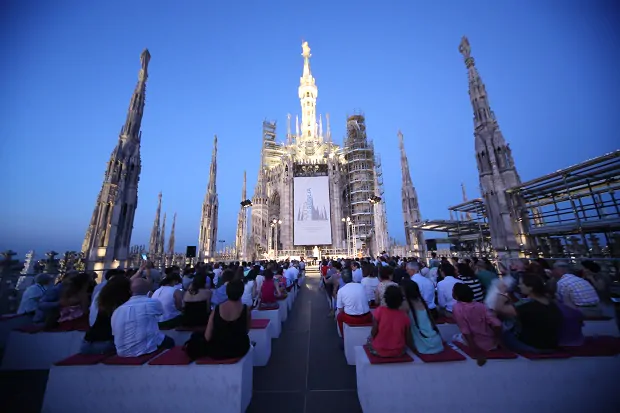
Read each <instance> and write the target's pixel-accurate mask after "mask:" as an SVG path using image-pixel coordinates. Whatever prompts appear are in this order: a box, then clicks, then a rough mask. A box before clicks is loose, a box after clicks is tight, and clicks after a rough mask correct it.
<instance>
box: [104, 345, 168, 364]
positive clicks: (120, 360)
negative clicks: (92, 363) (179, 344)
mask: <svg viewBox="0 0 620 413" xmlns="http://www.w3.org/2000/svg"><path fill="white" fill-rule="evenodd" d="M162 351H164V349H159V348H158V349H157V350H155V351H154V352H152V353H149V354H143V355H141V356H138V357H121V356H118V355H116V356H112V357H110V358H108V359H105V360H104V361H103V364H107V365H110V366H141V365H143V364H144V363H146V362H147V361H149V360H151V359H152V358H154V357H155V356H157V355H158V354H160V353H161V352H162Z"/></svg>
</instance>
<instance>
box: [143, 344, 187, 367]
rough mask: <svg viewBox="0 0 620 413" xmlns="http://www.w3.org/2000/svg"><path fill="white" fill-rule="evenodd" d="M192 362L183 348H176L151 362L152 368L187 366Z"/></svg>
mask: <svg viewBox="0 0 620 413" xmlns="http://www.w3.org/2000/svg"><path fill="white" fill-rule="evenodd" d="M191 362H192V360H191V359H190V358H189V357H188V356H187V353H186V352H185V350H183V346H176V347H173V348H171V349H170V350H168V351H166V352H165V353H164V354H162V355H161V356H159V357H156V358H155V359H153V360H151V361H149V365H150V366H187V365H188V364H190V363H191Z"/></svg>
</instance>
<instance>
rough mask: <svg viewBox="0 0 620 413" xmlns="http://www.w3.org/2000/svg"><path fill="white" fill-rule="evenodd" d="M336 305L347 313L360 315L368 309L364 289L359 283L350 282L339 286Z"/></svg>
mask: <svg viewBox="0 0 620 413" xmlns="http://www.w3.org/2000/svg"><path fill="white" fill-rule="evenodd" d="M336 306H337V307H338V308H343V309H344V312H345V313H347V314H349V315H361V314H366V313H367V312H369V311H370V308H369V307H368V298H367V296H366V290H365V288H364V286H363V285H362V284H360V283H354V282H350V283H347V284H345V285H344V286H343V287H340V289H339V290H338V298H337V303H336Z"/></svg>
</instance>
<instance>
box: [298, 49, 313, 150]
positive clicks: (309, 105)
mask: <svg viewBox="0 0 620 413" xmlns="http://www.w3.org/2000/svg"><path fill="white" fill-rule="evenodd" d="M301 49H302V54H301V55H302V56H303V58H304V71H303V74H302V76H301V78H300V79H299V100H300V103H301V140H310V141H314V140H317V136H316V135H317V129H318V128H317V121H316V99H317V97H318V88H317V87H316V83H315V81H314V77H312V73H311V72H310V56H312V55H311V54H310V46H308V42H303V43H302V45H301Z"/></svg>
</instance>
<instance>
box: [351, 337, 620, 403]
mask: <svg viewBox="0 0 620 413" xmlns="http://www.w3.org/2000/svg"><path fill="white" fill-rule="evenodd" d="M461 354H463V355H464V353H461ZM410 356H412V358H413V359H414V360H413V362H408V363H394V364H371V363H370V360H369V357H368V356H367V354H366V351H365V350H364V348H363V347H361V346H358V347H356V348H355V362H356V375H357V394H358V398H359V401H360V405H361V407H362V410H363V411H364V413H384V412H390V413H410V412H414V411H436V412H452V411H458V412H463V413H470V412H471V413H479V412H492V411H502V413H522V412H525V411H539V412H551V411H553V412H562V413H580V412H584V411H589V410H590V409H591V408H592V406H610V408H611V409H612V410H609V411H614V409H615V408H614V407H613V406H616V407H617V399H616V388H615V387H616V386H615V382H614V381H613V380H609V377H614V376H615V375H616V373H617V372H618V369H620V356H617V355H616V356H607V357H572V358H567V359H546V360H535V361H534V360H528V359H525V358H523V357H517V358H514V359H511V360H488V361H487V364H486V365H484V366H483V367H478V366H477V364H476V362H475V360H472V359H470V358H466V360H464V361H452V362H438V363H430V362H429V363H426V362H423V361H422V360H420V358H419V357H417V356H415V355H413V354H410ZM446 392H447V393H446ZM600 411H601V412H602V411H603V410H600Z"/></svg>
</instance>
